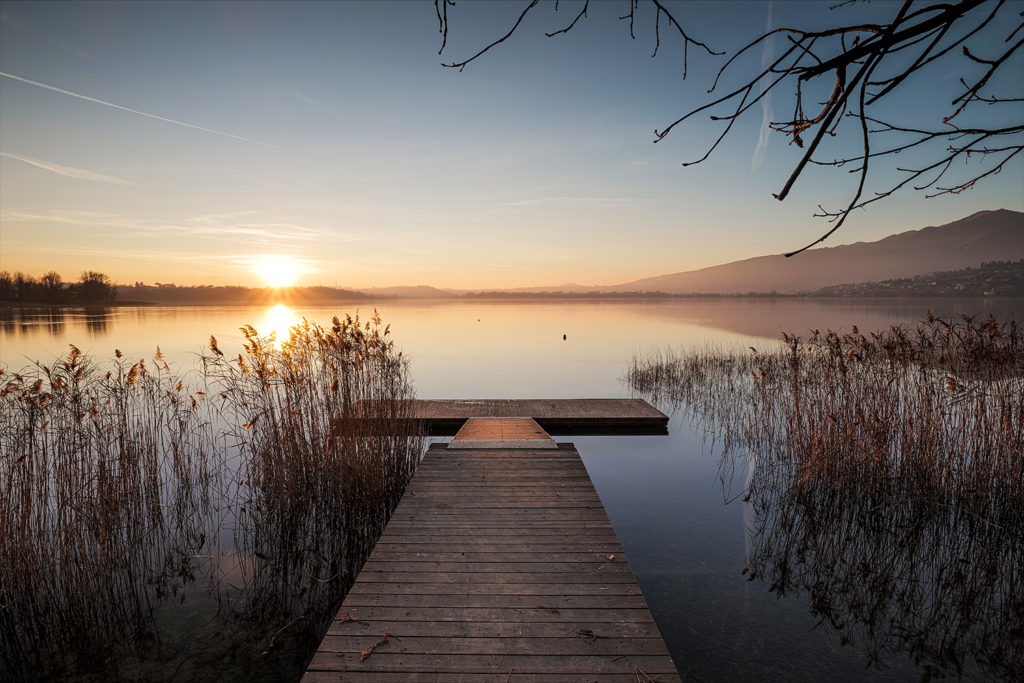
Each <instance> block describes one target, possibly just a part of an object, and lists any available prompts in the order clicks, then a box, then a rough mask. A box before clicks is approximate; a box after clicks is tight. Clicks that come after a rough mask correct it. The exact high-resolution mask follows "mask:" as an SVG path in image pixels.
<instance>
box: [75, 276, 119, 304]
mask: <svg viewBox="0 0 1024 683" xmlns="http://www.w3.org/2000/svg"><path fill="white" fill-rule="evenodd" d="M78 298H79V299H80V300H81V301H83V302H97V303H99V302H113V301H115V300H116V299H117V289H116V288H115V287H114V286H113V285H112V284H111V282H110V278H109V277H108V276H107V275H105V274H103V273H98V272H96V271H95V270H86V271H83V272H82V281H81V282H79V283H78Z"/></svg>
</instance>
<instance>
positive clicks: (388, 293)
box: [360, 285, 456, 299]
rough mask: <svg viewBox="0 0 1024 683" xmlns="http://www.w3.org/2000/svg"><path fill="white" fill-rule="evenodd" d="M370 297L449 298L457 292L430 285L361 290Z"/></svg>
mask: <svg viewBox="0 0 1024 683" xmlns="http://www.w3.org/2000/svg"><path fill="white" fill-rule="evenodd" d="M360 291H361V292H362V293H363V294H366V295H367V296H370V297H381V298H384V299H447V298H449V297H453V296H456V292H452V291H449V290H447V289H438V288H437V287H431V286H429V285H416V286H402V287H370V288H368V289H362V290H360Z"/></svg>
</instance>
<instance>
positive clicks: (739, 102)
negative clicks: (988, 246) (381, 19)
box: [435, 0, 1024, 256]
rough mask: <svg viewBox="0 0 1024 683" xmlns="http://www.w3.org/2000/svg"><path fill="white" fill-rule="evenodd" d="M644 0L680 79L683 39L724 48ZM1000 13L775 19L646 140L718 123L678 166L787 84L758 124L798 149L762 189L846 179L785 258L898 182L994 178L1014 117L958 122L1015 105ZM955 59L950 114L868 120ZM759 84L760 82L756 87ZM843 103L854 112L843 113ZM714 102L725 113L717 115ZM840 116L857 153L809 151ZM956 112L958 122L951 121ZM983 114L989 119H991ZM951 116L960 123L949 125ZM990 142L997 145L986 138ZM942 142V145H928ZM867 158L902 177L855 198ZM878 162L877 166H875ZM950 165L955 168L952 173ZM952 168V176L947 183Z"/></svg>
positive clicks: (583, 12) (909, 0) (1015, 143)
mask: <svg viewBox="0 0 1024 683" xmlns="http://www.w3.org/2000/svg"><path fill="white" fill-rule="evenodd" d="M852 1H853V0H844V1H842V2H838V3H837V4H835V5H834V6H833V7H832V9H835V8H838V7H843V6H846V5H849V4H851V3H852ZM538 2H539V0H532V1H531V2H529V4H527V5H526V6H525V9H524V10H523V12H522V14H521V15H520V16H519V19H518V20H517V21H516V23H515V25H513V27H512V28H511V30H509V31H508V32H507V33H505V34H504V35H502V36H501V37H500V38H498V39H497V40H495V41H494V42H492V43H490V44H488V45H487V46H486V47H484V48H483V49H482V50H480V51H479V52H477V53H476V54H475V55H473V56H472V57H470V58H469V59H467V60H465V61H463V62H457V63H452V64H445V66H449V67H458V68H460V69H461V68H463V67H465V65H466V64H468V63H469V62H471V61H473V60H475V59H477V58H478V57H480V56H481V55H483V54H484V53H486V52H487V51H488V50H490V49H492V48H493V47H495V46H496V45H498V44H500V43H502V42H504V41H505V40H506V39H507V38H509V37H510V36H511V35H512V34H513V33H514V32H515V31H516V29H517V28H518V27H519V25H520V24H521V23H522V21H523V17H525V16H526V13H527V12H528V11H530V10H531V9H533V8H534V7H535V6H536V5H537V4H538ZM625 2H626V3H627V6H628V11H627V12H626V13H625V14H624V15H622V16H621V17H619V18H620V19H622V20H625V19H629V22H630V28H629V31H630V36H631V37H634V36H635V32H634V24H635V22H636V20H637V17H638V16H639V15H638V13H637V8H638V6H639V0H625ZM646 2H647V3H649V4H650V5H651V7H652V8H653V9H654V12H653V17H654V18H653V23H654V50H653V52H652V54H651V57H655V56H656V55H657V54H658V50H659V48H660V46H661V42H662V41H661V38H662V35H661V29H662V18H663V17H664V19H665V21H666V22H667V24H666V25H668V26H670V27H672V28H673V29H675V31H673V34H675V35H678V38H679V40H680V41H681V43H682V48H683V78H684V79H685V78H686V76H687V71H688V64H687V61H688V49H689V47H690V45H691V44H692V45H694V46H696V47H699V48H701V49H702V50H703V51H704V52H705V53H706V54H707V55H710V56H715V55H721V54H724V53H722V52H716V51H714V50H712V49H711V48H710V47H709V46H708V45H707V44H706V43H704V42H702V41H700V40H698V39H697V38H695V37H694V36H693V35H692V34H691V33H690V32H689V31H687V30H686V28H685V25H686V24H685V22H684V21H682V20H680V19H677V17H676V16H675V14H673V12H675V11H677V10H676V9H675V8H672V9H670V8H669V7H668V6H667V4H666V2H664V0H646ZM449 3H450V4H454V3H453V2H452V0H435V7H437V15H438V19H439V21H440V24H441V26H440V32H441V34H442V50H443V49H444V46H445V44H446V41H447V5H448V4H449ZM556 9H557V6H556ZM588 9H590V2H589V0H585V1H584V2H583V3H582V6H581V7H580V10H579V13H578V14H576V16H575V18H574V19H573V20H572V22H571V23H569V24H568V25H567V26H565V27H564V28H562V29H560V30H557V31H553V32H551V33H547V34H545V35H547V36H548V37H552V36H555V35H560V34H565V33H568V32H569V31H571V30H573V29H574V28H575V27H577V25H578V23H579V21H580V19H582V18H586V17H587V12H588ZM1011 11H1012V13H1011ZM1008 14H1009V15H1010V16H1007V15H1008ZM1011 16H1017V17H1024V12H1020V11H1019V9H1016V10H1015V9H1013V8H1012V6H1011V5H1010V4H1009V3H1007V2H1006V0H904V2H902V3H901V5H900V6H899V8H898V10H897V11H896V13H895V14H894V15H893V18H892V19H891V20H889V21H887V22H884V23H849V24H843V23H840V22H836V23H835V24H834V25H832V26H829V27H826V28H824V29H821V28H816V29H814V30H808V29H801V28H799V27H793V26H786V27H780V28H775V29H770V30H767V31H765V32H764V33H763V34H762V35H760V36H758V37H755V38H753V39H752V40H749V41H747V42H746V43H745V44H744V45H743V46H742V47H740V48H739V49H738V50H737V51H736V52H734V53H733V54H732V55H731V56H729V57H728V58H727V59H726V60H725V61H724V63H723V64H722V66H721V67H720V68H719V69H718V71H717V73H716V74H715V76H714V79H713V81H712V84H711V87H710V89H708V91H707V92H708V94H710V93H713V92H714V91H715V90H716V89H718V87H719V84H720V83H722V82H725V81H726V79H733V78H734V77H735V76H737V75H738V76H739V78H738V83H736V84H735V85H733V86H731V87H729V88H728V89H727V92H726V93H725V94H723V95H721V96H718V97H716V98H714V99H712V100H710V101H708V102H705V103H703V104H700V105H698V106H696V107H694V108H693V109H690V110H689V111H687V112H684V113H683V114H682V115H681V116H678V117H677V118H676V119H675V120H674V121H672V122H671V123H669V124H668V125H667V126H665V127H664V128H662V129H661V130H660V131H659V130H655V131H654V142H659V141H661V140H663V139H664V138H665V137H666V136H667V135H668V134H669V133H670V132H671V131H672V130H673V129H674V128H675V127H676V126H679V125H682V124H684V123H685V122H687V121H690V120H691V119H693V118H694V117H696V116H698V115H701V114H704V115H707V116H708V118H709V119H710V120H711V121H721V122H724V124H723V129H722V130H721V132H720V134H719V135H718V136H717V137H716V138H715V140H714V142H713V143H712V144H711V145H710V146H709V148H708V149H707V151H706V152H705V153H704V154H703V155H702V156H700V157H699V158H697V159H695V160H694V161H688V162H684V163H683V165H684V166H690V165H693V164H698V163H701V162H703V161H705V160H706V159H708V157H710V155H711V154H712V153H713V152H714V151H715V150H716V149H717V148H718V146H719V145H720V144H721V142H722V141H723V140H724V139H725V137H726V136H727V135H728V134H729V133H730V132H731V131H732V130H733V127H734V125H735V123H736V121H737V120H738V119H739V118H741V117H742V116H743V115H744V114H746V113H747V112H748V111H749V110H750V109H751V108H752V107H754V106H755V105H757V103H758V102H760V101H762V100H763V99H764V98H765V97H769V96H771V93H772V92H773V91H774V92H778V91H779V89H780V87H781V86H783V85H786V84H789V86H790V87H791V88H792V90H791V98H792V99H791V102H792V112H793V114H792V117H791V118H790V119H789V120H784V121H770V122H769V126H770V128H771V129H772V130H774V131H777V132H779V133H782V134H783V135H785V136H787V137H788V138H790V139H791V141H792V143H793V144H795V145H797V146H798V147H801V148H803V154H802V155H801V157H800V159H799V161H798V162H797V164H796V165H795V167H794V168H793V170H792V172H791V173H790V175H789V176H788V178H787V179H786V181H785V183H784V184H783V186H782V189H781V190H780V191H779V192H778V193H777V194H775V195H774V196H775V198H776V199H779V200H784V199H786V197H787V196H788V195H789V194H790V192H791V190H792V189H793V187H794V186H795V184H796V182H797V180H798V179H799V178H800V177H801V176H802V175H803V174H804V173H805V172H806V169H807V166H808V165H815V166H823V167H829V166H831V167H835V168H842V167H845V166H848V165H850V166H852V168H850V169H849V170H850V172H851V173H856V174H857V175H858V179H857V181H856V184H855V186H854V187H853V191H852V194H851V197H850V200H849V201H848V202H847V203H846V204H845V205H844V207H843V208H840V209H836V210H828V209H825V208H823V207H821V206H820V205H819V207H818V211H817V212H815V213H814V214H813V215H814V216H815V217H821V218H826V219H828V220H829V221H831V222H833V223H835V225H833V226H832V227H831V228H830V229H829V230H828V231H827V232H825V233H824V234H823V235H821V237H819V238H818V239H817V240H815V241H814V242H811V243H810V244H808V245H806V246H804V247H802V248H800V249H797V250H796V251H792V252H790V253H788V254H786V255H787V256H792V255H794V254H798V253H800V252H802V251H805V250H806V249H808V248H810V247H812V246H814V245H817V244H820V243H821V242H822V241H824V240H826V239H827V238H828V237H830V236H831V235H832V234H834V233H835V232H836V231H837V230H838V229H839V228H840V227H841V226H842V225H843V224H844V223H845V222H846V219H847V218H848V217H849V216H850V214H851V213H852V212H853V211H855V210H856V209H862V208H865V207H866V206H868V205H870V204H873V203H875V202H877V201H880V200H882V199H885V198H887V197H889V196H891V195H892V194H894V193H895V192H897V191H899V190H901V189H903V188H905V187H907V186H909V187H910V188H913V189H915V190H917V191H922V192H925V197H935V196H938V195H941V194H959V193H961V192H964V191H966V190H968V189H971V188H973V187H974V186H976V185H977V183H978V182H979V181H981V180H983V179H986V178H989V177H991V176H993V175H996V174H998V173H999V172H1001V171H1002V169H1003V168H1005V167H1006V164H1007V163H1008V162H1009V161H1010V160H1011V159H1014V158H1016V157H1017V156H1018V155H1019V154H1021V152H1022V151H1024V121H1020V122H1013V121H1011V122H1009V123H1007V121H1006V120H1005V118H1004V119H1003V120H1001V121H1000V124H999V125H998V126H995V125H979V123H978V121H970V120H968V117H970V116H971V114H969V113H968V112H969V111H973V108H972V106H971V105H973V104H975V103H984V104H985V105H986V106H1000V105H1006V104H1012V103H1018V102H1022V101H1024V92H1020V90H1024V87H1022V86H1024V83H1022V82H1021V79H1020V78H1017V79H1013V78H1010V79H1009V80H1007V79H1006V78H1003V81H1002V83H1003V85H1002V86H996V87H1006V83H1011V84H1013V83H1016V87H1017V88H1018V91H1017V92H1013V93H1003V92H988V90H991V89H992V87H991V86H992V84H993V83H997V82H999V81H997V80H996V78H995V77H996V76H997V74H1001V73H1003V72H1004V71H1006V70H1007V64H1009V63H1011V62H1014V60H1015V59H1016V58H1019V57H1020V56H1021V55H1022V54H1024V38H1017V35H1018V34H1019V33H1021V31H1022V29H1024V22H1021V21H1020V19H1019V18H1017V19H1014V20H1012V21H1013V23H1012V24H1011V23H1010V17H1011ZM1008 26H1009V27H1012V30H1010V28H1007V27H1008ZM993 34H995V35H993ZM774 36H785V38H786V41H787V47H786V49H785V50H784V51H783V53H782V55H781V56H780V57H778V58H776V59H774V61H773V62H772V63H771V64H770V65H768V66H767V67H762V68H761V69H760V70H750V71H749V72H748V73H747V74H746V75H743V74H735V73H734V72H735V71H736V68H732V67H734V66H737V65H738V64H739V59H740V57H742V56H743V55H745V54H747V53H748V52H750V51H751V50H753V49H754V48H755V47H757V46H758V45H760V44H762V43H763V42H764V41H766V40H769V39H771V38H772V37H774ZM969 41H970V42H971V44H970V45H968V42H969ZM893 55H897V56H896V57H893ZM957 57H959V58H960V59H962V60H963V63H966V64H969V65H972V69H974V70H977V68H978V67H979V66H980V67H983V71H982V72H981V73H980V74H978V75H977V76H976V77H974V79H973V80H972V81H970V82H969V81H968V80H966V79H964V78H961V79H960V81H959V82H960V84H961V87H962V90H961V91H959V92H958V93H956V95H955V97H954V98H953V99H952V101H951V103H950V104H951V106H952V109H951V110H950V111H948V112H947V113H946V115H945V116H942V113H941V112H937V116H936V125H935V127H934V128H929V127H922V126H907V125H903V124H900V123H899V122H895V121H886V120H884V119H883V118H879V117H878V116H876V115H873V113H872V107H873V106H874V105H876V104H877V103H878V102H879V101H880V100H882V99H883V98H885V97H887V96H889V95H891V94H892V93H893V92H896V91H899V90H900V89H901V88H902V87H904V86H905V85H906V84H907V83H908V82H909V81H911V80H912V79H914V78H918V77H921V73H922V71H923V70H924V69H925V68H926V67H929V66H930V65H932V64H934V63H936V62H938V60H940V59H943V58H948V59H950V60H954V59H956V58H957ZM737 68H738V67H737ZM876 74H877V75H876ZM763 79H770V81H771V82H770V83H769V84H768V85H767V86H766V87H763V88H761V87H760V84H761V82H762V80H763ZM826 87H827V88H828V89H827V90H826V89H825V88H826ZM1011 87H1012V86H1011ZM755 89H757V90H755ZM806 93H820V94H821V95H820V96H823V95H824V94H825V93H829V94H828V96H827V97H824V99H823V101H821V102H819V103H818V104H814V105H811V104H810V103H809V102H808V103H806V104H805V99H807V98H809V97H810V96H809V95H806ZM853 95H855V96H854V97H853V99H852V100H851V96H853ZM851 102H852V103H853V106H855V107H856V111H853V110H852V107H851ZM805 106H806V109H805ZM721 109H725V111H724V112H720V110H721ZM1014 112H1015V114H1013V115H1016V116H1019V108H1018V109H1015V110H1014ZM850 118H853V119H854V120H856V122H857V124H859V125H858V126H857V127H858V129H859V135H858V136H857V137H858V138H859V152H857V153H856V154H854V155H853V156H843V157H836V158H833V159H831V160H825V159H819V158H815V155H816V154H817V153H818V152H819V151H820V149H821V145H822V142H823V140H824V139H825V138H826V136H829V138H832V137H843V136H847V134H848V133H850V134H852V131H849V130H848V129H847V127H842V128H840V123H841V122H842V121H843V120H844V119H850ZM960 118H963V119H964V120H963V121H959V119H960ZM975 118H977V117H975ZM988 118H989V119H990V120H991V118H992V117H991V116H989V117H988ZM954 119H956V120H957V121H958V122H959V123H960V124H961V125H955V124H954V123H953V121H954ZM812 131H813V135H812V136H811V138H810V142H809V143H807V144H805V141H804V136H806V135H810V134H811V132H812ZM879 136H882V138H879V139H880V140H882V141H883V143H884V144H881V145H873V141H875V138H878V137H879ZM996 140H999V141H1000V142H998V143H996V142H995V141H996ZM943 142H944V143H945V144H944V146H941V147H940V143H943ZM879 147H880V149H879ZM911 151H912V152H913V153H912V154H911V156H915V155H916V156H919V157H923V158H922V159H921V161H920V162H912V163H911V164H910V165H907V166H895V167H894V166H893V165H892V163H891V161H889V160H890V159H892V158H893V157H894V156H895V155H897V154H900V153H903V152H908V153H910V152H911ZM927 155H931V157H930V158H928V156H927ZM874 159H884V160H886V161H887V162H888V163H889V164H890V166H889V168H890V169H893V170H895V172H896V173H898V174H902V178H899V177H897V179H896V180H895V181H892V182H891V184H889V185H888V187H886V189H883V190H876V191H874V192H873V193H871V194H870V195H867V196H868V198H867V199H865V198H864V197H865V196H866V195H865V192H866V191H867V186H868V182H869V181H870V177H871V174H869V169H870V170H872V171H874V170H875V169H876V167H878V166H879V165H880V164H877V163H876V164H873V163H871V162H872V160H874ZM958 160H959V161H963V162H965V163H964V164H963V167H964V168H968V169H969V170H968V172H967V173H962V174H961V172H960V171H959V170H956V171H954V170H953V164H954V162H957V161H958ZM881 166H882V167H883V168H884V166H885V164H881ZM960 167H961V165H960V164H958V166H957V168H958V169H959V168H960ZM947 175H948V176H950V179H949V180H946V177H947ZM954 175H960V177H959V178H953V177H952V176H954ZM887 182H888V181H887ZM939 183H943V184H942V185H940V184H939ZM928 190H933V191H932V192H927V191H928Z"/></svg>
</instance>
